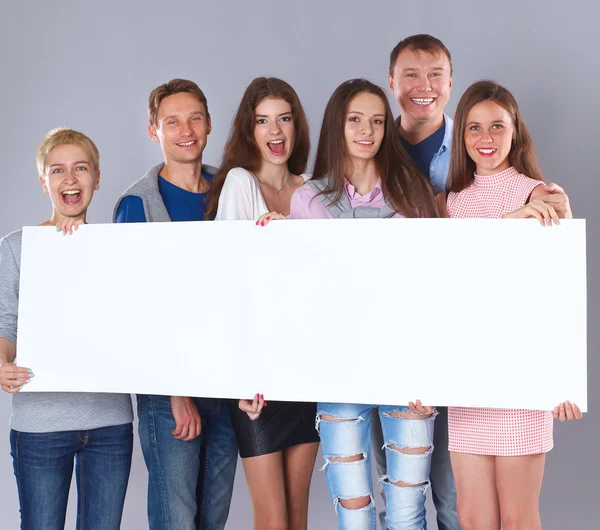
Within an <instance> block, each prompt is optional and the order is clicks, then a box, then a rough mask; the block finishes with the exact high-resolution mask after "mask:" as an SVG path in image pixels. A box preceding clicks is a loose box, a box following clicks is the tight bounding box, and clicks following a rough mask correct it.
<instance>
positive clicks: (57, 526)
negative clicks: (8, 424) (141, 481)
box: [10, 423, 133, 530]
mask: <svg viewBox="0 0 600 530" xmlns="http://www.w3.org/2000/svg"><path fill="white" fill-rule="evenodd" d="M132 449H133V427H132V425H131V423H126V424H124V425H116V426H114V427H103V428H100V429H91V430H89V431H65V432H49V433H29V432H19V431H14V430H11V432H10V453H11V455H12V458H13V467H14V471H15V477H16V479H17V489H18V492H19V504H20V506H21V529H22V530H63V529H64V527H65V517H66V514H67V501H68V498H69V487H70V486H71V478H72V476H73V463H74V461H75V467H76V469H75V472H76V479H77V480H76V481H77V528H78V529H79V530H98V529H99V528H102V530H118V529H119V528H120V527H121V516H122V512H123V503H124V502H125V492H126V490H127V482H128V481H129V471H130V468H131V453H132Z"/></svg>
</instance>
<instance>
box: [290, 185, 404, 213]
mask: <svg viewBox="0 0 600 530" xmlns="http://www.w3.org/2000/svg"><path fill="white" fill-rule="evenodd" d="M344 192H345V193H346V195H348V199H350V206H351V207H352V208H356V207H357V206H366V207H370V208H383V207H384V206H385V200H384V197H383V191H382V189H381V179H379V180H378V181H377V184H375V187H374V188H373V189H372V190H371V191H370V192H369V193H367V194H366V195H361V194H360V193H358V192H357V191H356V189H355V188H354V186H353V185H352V184H350V182H348V181H347V180H346V181H345V183H344ZM313 199H314V200H313ZM394 217H402V216H401V215H400V214H398V213H396V214H394ZM288 218H289V219H333V216H332V215H331V214H330V213H329V211H328V210H327V208H326V207H325V205H324V204H323V201H322V200H321V197H320V196H319V197H316V192H315V190H313V189H312V188H311V187H310V186H308V185H307V184H304V186H301V187H299V188H298V189H297V190H296V191H294V193H293V194H292V200H291V201H290V215H289V216H288Z"/></svg>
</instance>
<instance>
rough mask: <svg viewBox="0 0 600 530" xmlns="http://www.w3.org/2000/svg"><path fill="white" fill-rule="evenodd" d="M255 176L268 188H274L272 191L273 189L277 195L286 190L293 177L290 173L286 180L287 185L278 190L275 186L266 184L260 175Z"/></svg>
mask: <svg viewBox="0 0 600 530" xmlns="http://www.w3.org/2000/svg"><path fill="white" fill-rule="evenodd" d="M255 175H256V178H257V179H258V180H260V181H261V182H262V183H263V184H265V185H266V186H269V188H272V189H273V191H274V192H275V193H279V192H280V191H281V190H283V188H285V187H286V186H287V185H288V183H289V181H290V177H291V176H292V174H291V173H289V172H288V176H287V179H286V181H285V184H284V185H283V186H281V188H279V189H277V188H276V187H275V186H273V185H272V184H269V183H268V182H266V181H265V180H263V179H262V178H261V176H260V175H259V174H258V173H255Z"/></svg>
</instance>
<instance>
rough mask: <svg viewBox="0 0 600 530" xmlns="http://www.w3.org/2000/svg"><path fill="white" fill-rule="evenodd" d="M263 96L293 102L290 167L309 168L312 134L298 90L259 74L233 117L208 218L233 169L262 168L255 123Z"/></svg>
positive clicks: (209, 201)
mask: <svg viewBox="0 0 600 530" xmlns="http://www.w3.org/2000/svg"><path fill="white" fill-rule="evenodd" d="M264 99H282V100H284V101H286V102H287V103H289V104H290V107H291V108H292V119H293V123H294V129H295V133H296V139H295V141H294V148H293V149H292V153H291V154H290V158H289V159H288V169H289V170H290V172H291V173H292V174H295V175H300V174H301V173H304V171H305V170H306V163H307V161H308V154H309V151H310V136H309V130H308V120H307V118H306V114H305V112H304V109H303V108H302V104H301V103H300V98H299V97H298V94H296V91H295V90H294V89H293V88H292V87H291V85H289V84H288V83H286V82H285V81H283V80H281V79H278V78H276V77H257V78H256V79H254V80H253V81H252V82H251V83H250V84H249V85H248V88H246V91H245V92H244V95H243V96H242V100H241V101H240V105H239V107H238V110H237V112H236V114H235V117H234V118H233V123H232V126H231V133H230V134H229V139H228V140H227V143H226V144H225V149H224V150H223V160H222V161H221V166H220V167H219V170H218V171H217V173H216V175H215V176H214V178H213V180H212V183H211V187H210V191H209V193H208V199H207V206H206V216H205V218H206V219H211V218H212V217H213V216H214V214H215V212H216V210H217V206H218V205H219V195H220V194H221V190H222V189H223V184H224V183H225V178H226V177H227V173H229V171H230V170H232V169H233V168H234V167H241V168H244V169H246V170H248V171H250V172H254V171H258V170H259V169H260V166H261V163H262V162H261V161H262V158H261V154H260V149H259V147H258V146H257V145H256V140H255V139H254V127H255V126H256V120H255V118H256V107H257V106H258V105H259V104H260V102H261V101H263V100H264Z"/></svg>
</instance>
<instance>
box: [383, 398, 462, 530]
mask: <svg viewBox="0 0 600 530" xmlns="http://www.w3.org/2000/svg"><path fill="white" fill-rule="evenodd" d="M437 411H438V413H439V414H438V416H437V418H436V420H435V431H434V434H433V446H434V449H435V450H434V451H433V456H432V458H431V474H430V480H431V493H432V496H433V504H434V505H435V509H436V512H437V524H438V530H460V525H459V524H458V514H457V512H456V485H455V484H454V475H453V474H452V466H451V464H450V452H449V451H448V409H447V408H446V407H438V408H437ZM378 424H379V417H378V416H377V415H376V414H373V430H372V442H373V453H374V455H375V462H376V464H377V470H378V472H379V473H382V472H383V471H384V470H385V453H384V452H383V450H382V449H381V446H382V445H383V438H382V435H381V429H378V428H376V427H375V425H378ZM381 496H382V497H383V501H384V503H385V492H384V491H383V489H382V491H381ZM379 519H380V522H381V528H382V529H383V530H386V529H387V526H386V525H385V510H384V511H383V512H381V513H380V514H379ZM426 529H427V525H425V530H426Z"/></svg>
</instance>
